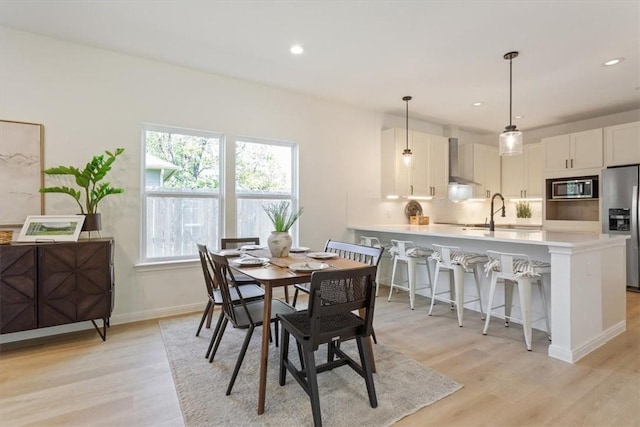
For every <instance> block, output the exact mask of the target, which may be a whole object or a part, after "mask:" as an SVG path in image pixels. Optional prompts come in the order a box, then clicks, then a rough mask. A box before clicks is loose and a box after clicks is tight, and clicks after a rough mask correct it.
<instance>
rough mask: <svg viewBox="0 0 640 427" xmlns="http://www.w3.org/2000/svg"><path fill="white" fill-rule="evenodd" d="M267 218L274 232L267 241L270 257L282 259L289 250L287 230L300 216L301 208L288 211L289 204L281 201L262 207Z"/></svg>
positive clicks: (289, 238)
mask: <svg viewBox="0 0 640 427" xmlns="http://www.w3.org/2000/svg"><path fill="white" fill-rule="evenodd" d="M262 208H263V209H264V211H265V212H266V213H267V216H268V217H269V219H270V220H271V223H272V224H273V228H274V231H272V232H271V235H270V236H269V238H268V239H267V244H268V245H269V250H270V251H271V255H272V256H273V257H275V258H282V257H286V256H288V255H289V249H291V235H289V230H290V229H291V227H292V226H293V224H295V222H296V221H297V220H298V218H300V215H302V208H300V209H298V211H297V212H293V211H290V203H289V202H286V201H281V202H279V203H274V204H270V205H266V206H262Z"/></svg>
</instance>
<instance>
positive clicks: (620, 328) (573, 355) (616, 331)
mask: <svg viewBox="0 0 640 427" xmlns="http://www.w3.org/2000/svg"><path fill="white" fill-rule="evenodd" d="M626 330H627V322H626V321H622V322H619V323H617V324H615V325H613V326H612V327H610V328H609V329H607V330H605V331H602V333H600V334H599V335H598V336H597V337H595V338H594V339H592V340H590V341H588V342H586V343H584V344H582V345H581V346H579V347H577V348H575V349H573V350H572V349H567V348H563V347H562V348H561V347H558V346H554V345H553V344H551V345H550V346H549V353H548V354H549V356H550V357H553V358H555V359H560V360H562V361H564V362H569V363H576V362H577V361H578V360H580V359H582V358H583V357H584V356H586V355H587V354H589V353H591V352H592V351H594V350H595V349H597V348H598V347H600V346H602V345H604V344H605V343H606V342H607V341H610V340H612V339H613V338H615V337H617V336H618V335H620V334H621V333H623V332H624V331H626Z"/></svg>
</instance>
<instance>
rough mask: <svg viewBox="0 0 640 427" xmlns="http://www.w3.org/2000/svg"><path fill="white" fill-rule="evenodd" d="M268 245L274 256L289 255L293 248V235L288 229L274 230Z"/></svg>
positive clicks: (282, 256)
mask: <svg viewBox="0 0 640 427" xmlns="http://www.w3.org/2000/svg"><path fill="white" fill-rule="evenodd" d="M267 245H268V246H269V250H270V251H271V256H272V257H274V258H284V257H287V256H289V250H290V249H291V235H290V234H289V233H288V232H287V231H272V232H271V234H270V235H269V238H268V239H267Z"/></svg>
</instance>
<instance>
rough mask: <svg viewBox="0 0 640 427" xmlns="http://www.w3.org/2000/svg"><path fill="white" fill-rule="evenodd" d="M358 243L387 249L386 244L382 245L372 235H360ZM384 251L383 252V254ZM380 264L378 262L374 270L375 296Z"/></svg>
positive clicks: (378, 288)
mask: <svg viewBox="0 0 640 427" xmlns="http://www.w3.org/2000/svg"><path fill="white" fill-rule="evenodd" d="M360 244H361V245H364V246H371V247H374V248H385V249H388V248H387V247H386V246H384V245H383V244H382V243H381V242H380V239H378V238H377V237H372V236H360ZM385 253H386V251H385V252H383V256H384V254H385ZM380 270H381V268H380V264H378V268H377V270H376V296H378V291H379V290H380Z"/></svg>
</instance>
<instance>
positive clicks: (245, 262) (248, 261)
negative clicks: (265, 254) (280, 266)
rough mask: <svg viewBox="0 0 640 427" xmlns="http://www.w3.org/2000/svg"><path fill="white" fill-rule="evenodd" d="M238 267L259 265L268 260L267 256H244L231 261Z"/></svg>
mask: <svg viewBox="0 0 640 427" xmlns="http://www.w3.org/2000/svg"><path fill="white" fill-rule="evenodd" d="M232 262H233V263H234V264H235V265H237V266H239V267H261V266H263V265H265V264H266V263H268V262H269V260H268V259H267V258H254V257H246V258H240V259H238V260H234V261H232Z"/></svg>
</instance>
